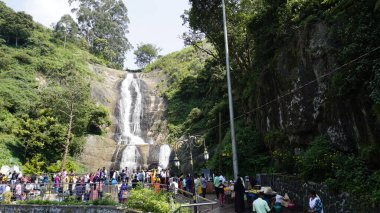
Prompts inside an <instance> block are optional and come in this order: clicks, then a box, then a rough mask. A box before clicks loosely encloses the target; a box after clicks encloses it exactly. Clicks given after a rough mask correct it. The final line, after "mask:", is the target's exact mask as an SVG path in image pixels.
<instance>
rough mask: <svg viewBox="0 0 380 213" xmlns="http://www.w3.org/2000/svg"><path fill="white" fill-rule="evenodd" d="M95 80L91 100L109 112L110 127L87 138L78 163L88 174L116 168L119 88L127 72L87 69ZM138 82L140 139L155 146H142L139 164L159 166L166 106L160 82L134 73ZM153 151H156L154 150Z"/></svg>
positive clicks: (150, 75)
mask: <svg viewBox="0 0 380 213" xmlns="http://www.w3.org/2000/svg"><path fill="white" fill-rule="evenodd" d="M89 66H90V70H92V71H93V73H94V77H93V80H92V81H91V96H92V99H93V100H94V101H95V102H96V103H98V104H102V105H104V106H106V107H107V108H108V110H109V112H110V120H111V126H110V127H108V129H107V134H105V135H102V136H97V135H89V136H88V137H87V138H86V145H85V147H84V150H83V153H82V154H81V156H80V157H79V161H80V163H82V164H84V165H85V166H86V167H87V168H88V170H89V171H95V170H96V169H98V168H101V167H107V168H109V167H110V166H112V165H116V164H115V161H118V160H120V158H121V156H120V155H121V154H122V152H123V149H124V148H125V147H123V146H122V145H118V144H117V134H119V132H120V131H119V119H118V116H119V109H118V101H119V98H120V85H121V82H122V81H123V80H124V78H125V75H126V72H125V71H120V70H114V69H110V68H107V67H104V66H101V65H89ZM136 75H138V78H140V80H141V81H140V82H141V85H140V87H141V89H142V91H141V92H142V95H143V106H144V108H143V113H142V115H143V116H142V120H141V129H142V136H143V138H144V140H146V141H147V142H149V143H152V142H154V144H155V145H154V146H152V147H151V146H141V147H140V148H139V150H140V153H142V155H143V156H142V159H141V160H142V161H144V162H156V161H157V163H158V154H159V148H160V146H159V145H161V144H164V143H165V142H166V139H167V135H168V129H167V122H166V115H165V112H166V106H167V104H166V102H165V100H164V99H163V98H161V97H160V96H159V93H158V90H157V84H158V83H160V81H161V79H160V77H158V75H157V73H155V72H151V73H136ZM155 147H156V148H155Z"/></svg>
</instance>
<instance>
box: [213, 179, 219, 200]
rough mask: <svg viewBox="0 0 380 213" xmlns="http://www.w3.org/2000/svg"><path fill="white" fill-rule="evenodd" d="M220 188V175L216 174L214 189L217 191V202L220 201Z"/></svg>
mask: <svg viewBox="0 0 380 213" xmlns="http://www.w3.org/2000/svg"><path fill="white" fill-rule="evenodd" d="M218 186H219V176H218V174H216V176H215V177H214V189H215V195H216V199H217V200H219V189H218Z"/></svg>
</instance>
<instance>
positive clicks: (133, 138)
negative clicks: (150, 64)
mask: <svg viewBox="0 0 380 213" xmlns="http://www.w3.org/2000/svg"><path fill="white" fill-rule="evenodd" d="M146 88H147V87H146V82H145V81H143V80H142V79H140V78H139V75H138V74H135V73H127V75H126V77H125V79H124V80H123V82H122V83H121V87H120V99H119V102H118V106H119V134H118V137H117V138H116V139H117V143H118V146H117V149H116V151H115V153H116V154H115V156H116V159H115V163H116V164H115V165H118V167H119V169H124V168H125V167H128V168H129V169H138V168H141V167H143V168H147V167H148V166H149V165H158V167H159V168H161V169H167V167H168V164H169V157H170V153H171V149H170V146H169V145H167V144H164V145H161V146H160V145H157V144H155V141H154V139H153V138H152V137H150V136H149V135H148V133H147V129H146V128H149V125H153V124H154V122H156V119H157V118H156V116H154V114H153V115H152V113H151V112H152V111H153V110H156V111H157V109H160V107H162V104H161V103H160V104H159V105H158V106H157V100H158V99H156V97H151V94H149V91H147V90H146ZM145 93H146V94H145ZM156 107H157V108H156ZM144 112H145V113H146V114H145V116H149V119H147V118H148V117H143V114H144ZM149 112H150V113H149ZM143 118H145V119H143ZM147 122H148V123H147ZM149 122H152V123H149ZM141 126H143V127H144V128H145V129H142V128H141Z"/></svg>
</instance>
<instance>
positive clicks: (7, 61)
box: [0, 53, 14, 70]
mask: <svg viewBox="0 0 380 213" xmlns="http://www.w3.org/2000/svg"><path fill="white" fill-rule="evenodd" d="M13 63H14V60H13V58H12V57H10V56H9V55H6V54H4V53H0V70H7V69H9V67H10V66H11V65H12V64H13Z"/></svg>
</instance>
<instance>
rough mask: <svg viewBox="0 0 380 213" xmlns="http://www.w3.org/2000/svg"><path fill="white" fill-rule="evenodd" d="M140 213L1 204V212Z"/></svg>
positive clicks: (75, 207) (112, 209) (82, 207)
mask: <svg viewBox="0 0 380 213" xmlns="http://www.w3.org/2000/svg"><path fill="white" fill-rule="evenodd" d="M3 212H6V213H14V212H17V213H24V212H25V213H37V212H38V213H41V212H49V213H138V211H134V210H129V209H125V208H117V207H114V206H53V205H0V213H3Z"/></svg>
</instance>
